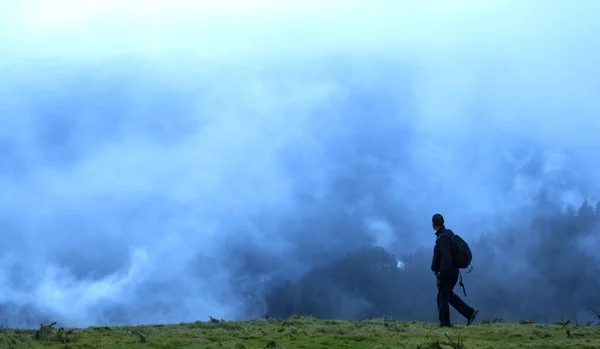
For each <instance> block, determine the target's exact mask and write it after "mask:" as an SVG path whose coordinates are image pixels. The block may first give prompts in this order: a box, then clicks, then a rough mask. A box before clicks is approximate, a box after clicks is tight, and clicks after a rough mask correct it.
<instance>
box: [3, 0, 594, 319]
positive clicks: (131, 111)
mask: <svg viewBox="0 0 600 349" xmlns="http://www.w3.org/2000/svg"><path fill="white" fill-rule="evenodd" d="M598 14H600V5H599V4H598V3H597V2H594V1H578V2H577V3H567V2H566V1H552V2H549V1H544V2H542V1H528V2H518V1H502V2H500V1H497V2H481V1H467V0H464V1H455V2H452V4H451V5H449V4H448V2H444V1H436V0H428V1H420V2H418V4H417V2H413V1H405V2H403V1H384V0H382V1H362V0H361V1H358V0H357V1H343V2H342V1H329V2H327V3H326V4H323V3H322V2H317V1H285V2H282V1H278V2H276V1H268V0H264V1H253V2H251V3H249V2H243V1H233V0H231V1H218V2H217V1H202V2H197V1H168V2H167V1H153V2H149V3H148V2H144V3H142V2H140V1H77V2H76V1H68V0H62V1H57V2H52V4H49V3H48V2H44V1H19V2H15V3H14V4H9V3H8V2H6V3H3V4H2V5H0V45H2V47H4V48H5V50H3V51H4V52H5V54H4V55H3V56H2V57H1V58H0V76H2V79H0V124H1V126H0V154H1V155H2V156H1V157H0V189H1V192H2V196H0V208H1V210H0V222H2V224H1V225H0V226H1V227H2V234H3V236H4V237H5V239H4V243H3V244H2V245H1V246H0V259H2V268H1V269H0V285H2V289H3V290H4V291H3V292H2V294H1V295H0V304H1V306H2V312H0V313H1V314H2V316H3V317H4V319H3V322H5V323H8V324H9V325H11V326H32V325H33V326H35V325H37V324H39V322H40V321H41V319H42V320H43V319H52V320H57V321H60V322H62V323H63V324H65V325H74V326H86V325H92V324H122V323H141V322H144V323H148V322H161V323H166V322H169V323H170V322H181V321H192V320H197V319H205V318H206V317H207V316H208V315H212V316H215V317H219V318H226V319H233V318H244V317H249V316H260V315H262V314H261V312H262V311H264V309H263V308H264V306H263V305H262V303H261V302H262V301H261V296H260V295H261V294H262V293H263V292H266V289H267V288H268V287H269V286H268V285H269V283H270V282H272V281H273V280H277V279H281V278H296V277H299V276H300V275H301V274H302V273H304V272H306V271H308V270H310V269H311V268H312V267H313V266H317V265H321V264H323V263H327V262H328V261H332V260H335V259H336V258H338V257H340V256H342V255H344V254H345V253H346V252H349V251H353V250H356V249H359V248H361V247H364V246H370V245H375V244H379V245H383V246H384V247H385V248H387V249H389V250H390V251H393V252H395V253H398V254H403V253H409V252H411V251H414V250H415V249H417V248H419V247H422V246H429V245H430V244H431V243H432V237H431V232H430V230H429V219H430V216H431V214H432V213H433V212H442V213H444V215H445V216H446V218H447V220H448V221H449V222H452V224H451V225H452V228H453V229H455V230H457V231H461V232H462V235H464V236H465V237H471V238H475V237H478V236H479V235H480V234H481V233H488V232H490V231H493V230H494V229H495V228H496V227H500V226H507V225H510V224H519V223H520V222H521V221H523V220H526V219H527V218H528V217H527V216H526V215H525V214H524V212H527V211H526V210H527V208H528V207H530V205H531V203H532V201H533V200H534V198H535V197H536V195H537V194H538V193H539V191H540V190H542V189H543V190H544V191H545V192H546V193H547V195H549V198H550V199H551V200H553V201H555V202H559V203H561V204H568V203H572V204H578V203H580V202H581V201H582V200H583V199H584V198H589V199H591V200H598V197H599V196H600V195H599V192H598V189H599V184H600V183H599V181H598V179H597V178H596V177H595V176H594V175H593V174H594V173H595V171H596V170H597V168H596V167H597V165H596V164H595V163H594V161H593V160H592V159H593V157H594V155H596V154H597V152H598V149H599V148H600V141H598V138H597V135H598V131H599V130H600V119H599V118H598V117H597V116H598V114H599V111H600V99H598V95H599V92H600V85H599V83H598V82H599V81H600V70H599V68H598V67H597V64H596V62H597V61H598V59H600V48H599V47H598V46H597V45H595V33H596V32H598V30H599V29H600V28H598V26H599V24H597V21H595V19H596V18H597V15H598ZM532 161H533V162H535V161H537V162H538V166H534V167H533V169H532V168H530V167H524V165H526V164H531V163H532ZM528 171H529V172H528ZM490 221H493V222H494V224H492V226H490V223H489V222H490ZM590 244H596V246H597V244H598V240H597V239H595V240H593V241H591V242H590ZM517 264H518V261H515V265H517ZM423 273H424V274H427V273H428V271H427V270H424V271H423Z"/></svg>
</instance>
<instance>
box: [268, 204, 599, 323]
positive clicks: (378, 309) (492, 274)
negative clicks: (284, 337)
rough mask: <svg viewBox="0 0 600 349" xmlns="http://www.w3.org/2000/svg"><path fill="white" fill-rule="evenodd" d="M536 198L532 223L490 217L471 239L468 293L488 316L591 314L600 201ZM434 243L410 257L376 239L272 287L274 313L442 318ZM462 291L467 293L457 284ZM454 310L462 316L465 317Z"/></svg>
mask: <svg viewBox="0 0 600 349" xmlns="http://www.w3.org/2000/svg"><path fill="white" fill-rule="evenodd" d="M537 206H538V207H537V209H536V212H538V213H537V214H536V215H534V216H532V217H531V220H530V222H528V224H519V225H520V226H511V227H504V228H498V229H495V228H494V227H487V228H489V230H491V231H492V232H491V233H487V234H484V235H482V236H481V237H479V238H477V239H475V240H474V239H473V238H471V239H470V241H468V242H469V243H470V245H471V248H472V250H473V254H474V260H473V265H472V266H473V269H472V270H463V272H462V273H463V276H464V282H465V284H466V288H467V295H468V296H467V297H466V298H465V300H466V301H467V302H468V303H470V304H473V305H474V306H476V307H478V308H479V309H480V310H481V312H480V314H481V315H480V319H479V320H483V319H500V318H501V319H504V320H507V321H519V320H530V321H536V322H549V321H556V320H558V319H560V318H564V319H567V318H568V319H574V320H576V321H582V322H583V321H585V320H586V319H587V318H589V317H590V316H593V310H592V309H595V310H600V279H599V276H598V275H600V257H599V256H600V251H599V250H598V249H599V242H600V239H599V235H598V234H600V204H598V205H596V206H595V207H593V206H592V205H590V204H589V202H588V201H587V200H586V201H585V202H583V204H582V205H581V206H580V207H578V208H574V207H568V208H567V209H566V210H565V209H560V208H558V207H557V206H555V205H551V204H549V203H547V202H539V203H537ZM493 224H494V223H493V222H490V225H493ZM449 228H452V227H451V226H449ZM457 233H458V234H461V232H460V231H457ZM463 236H464V235H463ZM433 243H434V237H433V232H432V245H431V248H421V249H419V250H417V251H415V252H414V253H412V254H410V255H407V256H402V258H400V260H401V261H402V267H399V266H398V261H399V259H398V258H397V257H396V256H394V255H393V254H392V253H389V252H388V251H386V250H385V249H383V248H381V247H374V248H366V249H362V250H359V251H356V252H354V253H351V254H347V255H346V256H345V257H343V258H342V259H339V260H337V261H336V262H334V263H331V264H328V265H322V266H320V267H318V268H314V269H312V270H311V271H309V272H308V273H306V274H304V275H303V276H302V277H301V278H300V279H298V280H289V281H287V282H284V283H281V284H279V285H278V286H277V287H276V288H274V289H272V290H271V292H270V293H269V294H268V295H267V296H266V309H267V314H268V316H271V317H287V316H290V315H292V314H300V315H312V316H315V317H319V318H345V319H360V318H367V317H373V316H391V317H393V318H395V319H398V320H423V321H436V320H437V318H436V306H435V296H436V288H435V280H434V277H433V275H432V273H431V271H430V270H429V265H430V261H431V256H432V247H433ZM455 292H456V293H457V294H459V295H460V296H461V297H464V295H463V293H462V289H461V288H460V287H459V286H458V285H457V286H456V288H455ZM453 314H454V315H453V321H462V320H463V319H462V318H460V317H459V316H457V314H456V313H453Z"/></svg>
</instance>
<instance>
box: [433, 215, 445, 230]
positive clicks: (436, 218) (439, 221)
mask: <svg viewBox="0 0 600 349" xmlns="http://www.w3.org/2000/svg"><path fill="white" fill-rule="evenodd" d="M431 226H432V227H433V230H435V231H438V230H440V228H442V227H443V226H444V217H443V216H442V215H441V214H439V213H436V214H434V215H433V217H431Z"/></svg>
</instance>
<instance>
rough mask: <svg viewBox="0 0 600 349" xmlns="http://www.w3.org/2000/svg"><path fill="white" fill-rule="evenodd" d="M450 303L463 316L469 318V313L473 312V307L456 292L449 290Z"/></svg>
mask: <svg viewBox="0 0 600 349" xmlns="http://www.w3.org/2000/svg"><path fill="white" fill-rule="evenodd" d="M448 301H449V303H450V305H451V306H452V307H453V308H454V309H456V311H458V312H459V313H460V314H461V315H462V316H464V317H465V318H467V319H468V318H470V317H471V314H473V311H474V309H473V308H471V307H470V306H469V305H468V304H467V303H465V301H463V300H462V299H461V298H460V297H459V296H458V295H457V294H456V293H454V292H453V291H450V296H449V300H448Z"/></svg>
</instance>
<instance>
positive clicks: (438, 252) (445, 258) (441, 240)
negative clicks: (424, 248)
mask: <svg viewBox="0 0 600 349" xmlns="http://www.w3.org/2000/svg"><path fill="white" fill-rule="evenodd" d="M431 225H432V227H433V230H435V235H436V237H437V239H436V241H435V246H434V248H433V260H432V261H431V271H433V272H434V273H435V276H436V278H437V287H438V295H437V305H438V315H439V320H440V327H452V325H451V324H450V307H449V305H452V307H453V308H454V309H456V311H458V312H459V313H460V314H461V315H462V316H464V317H465V318H466V319H467V326H469V325H471V324H472V323H473V321H475V317H476V316H477V313H478V312H479V311H478V310H477V309H475V308H471V307H470V306H468V305H467V304H466V303H465V302H464V301H463V300H462V299H460V297H459V296H457V295H456V294H455V293H454V291H453V289H454V286H456V282H457V281H458V273H459V270H458V268H457V267H455V266H454V261H453V259H454V257H453V256H454V254H453V251H452V240H451V238H452V236H454V233H453V232H452V230H449V229H446V227H445V225H444V217H442V215H441V214H439V213H436V214H434V215H433V217H432V218H431Z"/></svg>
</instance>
